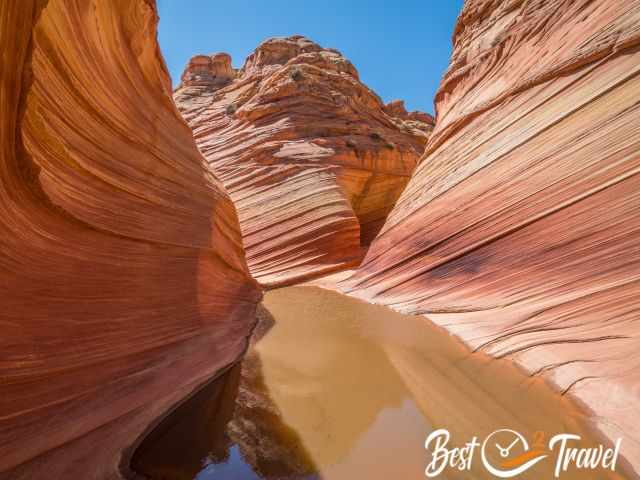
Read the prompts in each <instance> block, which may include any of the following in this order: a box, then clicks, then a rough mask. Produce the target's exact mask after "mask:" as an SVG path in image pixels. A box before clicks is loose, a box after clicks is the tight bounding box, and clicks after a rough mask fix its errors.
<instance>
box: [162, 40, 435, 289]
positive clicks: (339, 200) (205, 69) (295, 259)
mask: <svg viewBox="0 0 640 480" xmlns="http://www.w3.org/2000/svg"><path fill="white" fill-rule="evenodd" d="M174 98H175V101H176V105H177V106H178V108H179V109H180V111H181V112H182V114H183V115H184V117H185V119H186V120H187V122H188V123H189V125H190V126H191V127H192V129H193V132H194V137H195V139H196V143H197V144H198V147H199V148H200V150H201V151H202V153H203V154H204V156H205V157H206V159H207V161H208V164H209V166H210V168H211V170H212V171H213V172H215V174H216V175H217V176H218V177H219V178H220V179H221V180H222V182H223V183H224V185H225V187H226V188H227V190H228V191H229V194H230V196H231V198H232V199H233V201H234V203H235V205H236V208H237V209H238V216H239V218H240V226H241V229H242V234H243V240H244V245H245V248H246V252H247V262H248V264H249V269H250V271H251V273H252V275H253V276H254V277H255V278H256V279H258V280H259V281H260V282H261V283H262V284H265V285H271V286H273V285H280V284H284V283H292V282H295V281H299V280H302V279H304V278H306V277H309V276H312V275H318V274H319V273H326V272H329V271H331V270H336V269H340V268H345V267H346V266H349V265H351V266H353V265H355V264H357V263H358V262H359V261H360V259H361V258H362V252H363V247H366V246H368V244H369V243H370V241H371V239H372V238H373V237H374V236H375V235H376V233H377V232H378V231H379V229H380V227H381V226H382V223H383V222H384V219H385V218H386V215H387V214H388V212H389V211H390V209H391V207H392V206H393V204H394V203H395V201H396V200H397V198H398V196H399V195H400V192H401V191H402V190H403V188H404V187H405V185H406V183H407V182H408V179H409V176H410V174H411V172H412V171H413V169H414V168H415V165H416V163H417V161H418V158H419V157H420V155H421V154H422V152H423V150H424V145H425V143H426V140H427V137H428V134H429V133H430V131H431V129H432V128H433V119H432V118H431V117H430V116H429V115H427V114H423V113H420V112H411V113H408V112H407V111H406V110H405V109H404V105H403V103H402V102H399V101H396V102H392V103H391V104H389V105H384V104H383V103H382V101H381V100H380V98H379V97H378V96H377V95H376V94H375V93H374V92H372V91H371V90H370V89H369V88H367V87H366V86H365V85H364V84H363V83H362V82H360V80H359V78H358V73H357V71H356V69H355V68H354V67H353V65H352V64H351V63H350V62H349V61H348V60H346V59H345V58H344V57H343V56H342V55H341V54H340V53H339V52H338V51H337V50H333V49H325V48H321V47H320V46H319V45H317V44H315V43H313V42H311V41H310V40H308V39H306V38H304V37H301V36H294V37H289V38H278V39H270V40H267V41H265V42H263V43H262V44H261V45H260V46H258V48H257V49H256V50H255V51H254V52H253V53H252V54H251V55H250V56H249V57H248V58H247V59H246V61H245V63H244V66H243V67H242V68H241V69H238V70H234V69H233V68H232V66H231V58H230V57H229V56H228V55H227V54H224V53H218V54H215V55H212V56H205V55H197V56H195V57H193V58H192V59H191V61H190V62H189V64H188V66H187V68H186V69H185V72H184V73H183V75H182V82H181V84H180V86H179V87H178V88H177V89H176V91H175V93H174Z"/></svg>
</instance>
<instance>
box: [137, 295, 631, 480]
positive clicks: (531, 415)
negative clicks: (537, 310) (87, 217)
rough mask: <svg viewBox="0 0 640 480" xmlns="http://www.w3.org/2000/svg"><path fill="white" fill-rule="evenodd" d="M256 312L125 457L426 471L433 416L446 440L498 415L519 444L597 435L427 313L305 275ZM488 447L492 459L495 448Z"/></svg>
mask: <svg viewBox="0 0 640 480" xmlns="http://www.w3.org/2000/svg"><path fill="white" fill-rule="evenodd" d="M260 312H261V313H260V317H261V321H260V325H259V326H258V327H257V329H256V334H255V338H254V343H253V345H252V346H251V347H250V349H249V352H248V354H247V356H246V357H245V359H244V361H243V362H242V365H241V366H236V367H235V368H233V369H231V370H230V371H229V372H228V373H227V374H225V375H224V376H223V377H221V378H220V379H218V380H216V381H215V382H212V384H210V385H209V386H208V387H206V388H205V389H204V390H202V391H201V392H200V393H199V394H198V395H196V396H195V397H194V398H192V399H191V400H190V401H188V402H186V403H185V404H184V405H183V406H182V407H180V408H179V409H178V410H176V412H174V414H172V415H170V416H169V417H167V419H166V420H165V421H164V422H163V423H162V424H161V425H160V426H159V427H158V428H157V429H156V430H155V431H154V432H153V433H152V434H151V435H150V436H149V437H148V438H147V439H145V441H144V442H143V444H142V446H141V447H140V448H139V450H138V451H137V452H136V454H135V455H134V458H133V462H132V466H133V467H134V469H135V470H136V471H138V472H140V473H144V474H146V475H148V476H149V477H150V478H153V479H165V478H166V479H183V478H184V479H191V478H197V479H198V480H205V479H207V480H211V479H251V478H255V479H260V478H290V479H311V478H323V479H328V480H332V479H336V480H340V479H360V478H367V479H406V480H411V479H424V478H426V477H425V474H424V470H425V467H426V466H427V464H428V463H429V461H430V460H431V456H430V453H429V452H427V451H426V450H425V448H424V442H425V439H426V437H427V435H428V434H429V433H430V432H432V431H433V430H435V429H441V428H446V429H448V430H449V432H450V434H451V444H450V445H449V446H453V445H457V446H463V445H464V444H465V443H466V442H468V441H470V440H471V439H472V437H474V436H475V437H477V438H478V440H479V442H482V441H483V440H484V438H485V437H486V436H487V435H489V434H490V433H492V432H494V431H495V430H498V429H503V428H508V429H512V430H516V431H518V432H520V433H521V434H522V435H524V437H525V438H526V439H528V440H529V443H530V444H533V443H534V442H535V441H536V440H537V441H538V443H540V440H541V434H540V433H536V432H543V435H544V441H543V442H542V443H546V442H548V439H549V438H550V437H551V436H553V435H555V434H557V433H573V434H578V435H580V436H581V437H582V440H581V441H580V442H579V443H578V444H577V445H579V446H580V447H588V446H594V445H596V444H599V443H603V442H604V441H603V440H602V439H601V438H599V437H598V436H597V435H596V434H595V432H593V431H592V430H591V429H590V428H588V425H589V419H588V416H587V415H585V414H584V413H583V412H581V410H580V409H579V408H578V407H577V406H576V405H575V404H573V403H572V402H571V401H570V399H568V398H566V397H563V396H561V395H559V394H558V393H556V392H554V391H553V390H552V389H551V388H550V387H549V386H548V385H546V384H545V383H543V382H542V381H540V380H538V379H532V378H529V377H528V376H526V375H524V374H523V373H522V372H521V371H520V370H519V369H517V368H516V367H515V366H514V365H513V364H511V363H510V362H509V361H507V360H490V359H489V358H487V357H486V356H484V355H482V354H470V353H469V351H468V350H467V349H466V348H465V347H464V346H463V345H461V344H460V343H459V342H458V341H457V340H456V339H455V338H453V337H451V336H450V335H449V334H448V333H447V332H445V331H444V330H442V329H440V328H438V327H436V326H434V325H432V324H430V323H429V322H428V321H427V320H426V319H425V318H422V317H414V316H406V315H402V314H399V313H396V312H393V311H391V310H389V309H387V308H385V307H380V306H375V305H370V304H367V303H364V302H361V301H359V300H355V299H352V298H350V297H347V296H344V295H342V294H339V293H336V292H333V291H329V290H324V289H321V288H319V287H311V286H299V287H288V288H283V289H279V290H273V291H270V292H268V293H267V294H266V295H265V298H264V301H263V308H261V309H260ZM499 435H500V434H499ZM507 436H508V435H507ZM498 439H500V438H498ZM500 440H501V441H503V444H504V443H506V442H508V440H507V439H506V438H505V439H500ZM492 456H494V457H495V458H494V457H492ZM488 457H489V460H490V461H494V462H495V464H498V463H499V462H500V457H499V456H497V453H496V452H491V451H489V455H488ZM502 460H504V459H502ZM203 462H204V463H203ZM554 467H555V455H551V456H550V457H549V458H547V459H545V460H542V461H541V462H540V463H537V464H536V465H535V466H533V467H532V468H531V469H529V470H527V471H526V472H524V473H522V474H520V475H518V476H517V477H516V478H526V479H542V478H544V479H547V478H553V470H554ZM621 469H622V465H621V462H618V468H617V471H616V473H614V472H611V471H609V470H602V469H598V470H581V471H576V470H575V469H569V470H568V471H567V472H563V473H562V474H561V476H560V478H568V479H607V478H627V477H625V476H624V475H623V473H622V470H621ZM437 478H441V479H458V478H461V479H471V478H478V479H484V478H495V477H493V476H492V475H490V474H489V473H488V472H487V471H486V469H485V468H484V467H483V465H482V462H481V459H480V455H479V451H476V452H475V456H474V459H473V462H472V466H471V469H470V470H468V471H462V472H461V471H457V470H455V469H451V468H448V469H446V470H445V471H444V472H443V473H442V474H441V475H439V476H438V477H437Z"/></svg>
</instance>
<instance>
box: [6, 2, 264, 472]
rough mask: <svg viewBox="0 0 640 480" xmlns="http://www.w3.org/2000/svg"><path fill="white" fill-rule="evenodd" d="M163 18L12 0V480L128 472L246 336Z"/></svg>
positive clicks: (237, 264) (235, 246)
mask: <svg viewBox="0 0 640 480" xmlns="http://www.w3.org/2000/svg"><path fill="white" fill-rule="evenodd" d="M156 23H157V15H156V12H155V9H154V7H153V6H152V3H150V2H147V1H143V0H126V1H125V0H95V1H84V0H83V1H80V0H78V1H73V0H50V1H48V2H47V1H41V2H38V1H32V0H20V1H8V2H5V1H3V2H0V46H1V48H2V59H3V60H2V61H3V63H2V69H0V100H1V101H0V148H1V150H0V155H1V157H0V298H1V299H2V302H1V303H2V309H1V310H0V379H1V383H0V478H3V479H5V478H7V479H9V478H10V479H12V480H13V479H25V480H26V479H29V480H33V479H45V478H47V479H86V480H89V479H107V478H109V479H111V478H118V477H119V476H120V473H119V471H120V469H121V468H122V469H123V470H126V469H127V468H128V467H127V465H128V462H127V457H128V451H127V450H125V451H124V452H123V450H124V449H128V448H131V447H133V446H134V444H135V443H136V441H137V439H139V438H140V436H141V435H142V434H143V433H144V432H145V431H146V429H147V428H149V427H150V424H152V423H153V422H154V421H155V420H156V418H157V417H159V416H160V415H162V414H164V413H165V412H166V411H167V409H169V408H170V407H171V406H172V405H173V404H175V403H176V402H177V401H179V400H181V399H182V398H184V397H185V396H187V395H188V394H189V393H190V392H191V391H193V389H194V388H196V387H197V386H199V385H201V384H202V383H203V382H204V381H206V380H209V379H210V378H211V376H212V375H214V374H215V373H216V372H217V371H218V370H219V369H220V368H221V367H223V366H225V365H226V364H228V363H229V362H231V361H233V360H234V359H235V358H237V357H238V355H239V354H240V353H241V352H242V351H243V348H244V346H245V337H246V335H247V334H248V333H249V329H250V327H251V325H252V317H253V312H254V309H255V302H256V301H257V299H258V297H259V294H258V290H257V287H256V284H255V282H253V281H252V280H250V279H249V277H248V271H247V267H246V264H245V261H244V259H243V249H242V245H241V238H240V231H239V226H238V223H237V217H236V213H235V209H234V207H233V205H232V204H231V202H230V201H229V198H228V197H227V195H226V194H225V193H224V190H223V189H222V187H221V185H220V184H219V182H218V181H217V180H216V179H214V178H213V177H212V176H211V174H210V173H209V172H208V170H207V169H206V168H205V167H204V159H203V158H202V156H201V155H200V153H199V152H198V150H197V148H196V145H195V143H194V141H193V138H192V135H191V131H190V129H189V128H188V126H187V125H186V124H185V123H184V121H183V120H182V119H181V117H180V114H179V112H178V111H177V110H176V109H175V106H174V105H173V102H172V99H171V85H170V81H169V78H168V75H167V72H166V69H165V66H164V62H163V60H162V58H161V56H160V53H159V50H158V45H157V43H156ZM121 462H122V463H121ZM120 465H122V467H121V466H120Z"/></svg>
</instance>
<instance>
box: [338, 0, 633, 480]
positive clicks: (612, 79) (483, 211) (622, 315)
mask: <svg viewBox="0 0 640 480" xmlns="http://www.w3.org/2000/svg"><path fill="white" fill-rule="evenodd" d="M639 71H640V2H638V1H637V0H625V1H604V0H602V1H595V2H594V1H588V0H577V1H559V2H548V1H541V0H534V1H526V2H525V1H522V0H509V1H493V0H467V1H466V2H465V6H464V9H463V11H462V13H461V15H460V17H459V19H458V22H457V25H456V29H455V34H454V52H453V56H452V60H451V65H450V67H449V69H448V70H447V72H446V74H445V76H444V78H443V80H442V83H441V86H440V89H439V92H438V94H437V97H436V106H437V123H436V127H435V130H434V131H433V133H432V135H431V137H430V139H429V143H428V145H427V147H426V152H425V156H424V158H423V160H422V161H421V163H420V165H419V167H418V168H417V169H416V172H415V173H414V175H413V176H412V179H411V181H410V182H409V184H408V186H407V188H406V190H405V191H404V192H403V193H402V195H401V197H400V199H399V200H398V202H397V204H396V206H395V207H394V209H393V211H392V212H391V213H390V215H389V217H388V219H387V221H386V223H385V225H384V227H383V228H382V230H381V232H380V234H379V235H378V237H377V238H376V239H375V241H374V242H373V244H372V245H371V248H370V249H369V251H368V254H367V256H366V258H365V259H364V262H363V264H362V266H361V268H360V269H359V271H358V272H357V273H356V275H355V276H354V277H353V278H352V279H351V280H348V281H347V283H346V284H345V288H346V289H348V290H350V291H351V292H352V293H354V294H356V295H358V296H360V297H362V298H365V299H368V300H370V301H374V302H378V303H383V304H387V305H391V306H393V307H394V308H396V309H398V310H400V311H403V312H412V313H416V314H424V315H427V316H428V317H429V318H430V319H431V320H433V321H435V322H437V323H439V324H440V325H442V326H445V327H446V328H447V329H448V330H449V331H451V332H452V333H454V334H456V335H459V336H460V337H461V338H462V339H463V340H465V341H466V342H467V343H468V344H469V345H470V346H472V347H473V348H475V349H477V350H481V351H484V352H487V353H490V354H492V355H494V356H496V357H500V358H512V359H514V360H516V361H517V362H518V363H519V364H520V365H522V366H523V367H524V368H525V369H526V370H527V371H528V372H529V373H530V374H531V375H535V376H542V377H544V378H547V379H549V380H550V381H552V382H553V383H554V384H555V385H557V387H558V388H559V389H560V391H562V392H563V393H569V394H571V395H573V396H575V398H577V399H579V400H580V401H582V402H583V403H584V405H585V407H586V408H587V409H590V410H591V411H592V412H593V419H594V422H596V423H597V426H598V427H599V428H600V429H601V431H602V432H603V433H604V434H606V435H607V436H608V437H609V438H611V439H613V438H617V437H619V436H621V437H623V438H624V441H623V446H622V450H623V452H624V454H625V455H626V458H627V460H629V461H630V462H631V463H632V465H633V467H634V468H635V469H636V472H640V422H638V419H639V418H640V354H639V353H638V352H639V351H640V323H639V319H638V299H639V298H640V281H639V280H640V277H639V276H638V274H639V273H640V246H639V244H638V238H639V235H640V175H638V173H639V172H640V154H639V152H640V104H639V103H638V98H639V95H640V76H638V72H639Z"/></svg>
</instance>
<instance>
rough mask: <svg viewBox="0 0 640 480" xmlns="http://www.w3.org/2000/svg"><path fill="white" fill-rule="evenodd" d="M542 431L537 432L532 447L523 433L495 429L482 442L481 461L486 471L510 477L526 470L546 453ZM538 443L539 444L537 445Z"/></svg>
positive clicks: (500, 476)
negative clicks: (543, 446) (531, 447)
mask: <svg viewBox="0 0 640 480" xmlns="http://www.w3.org/2000/svg"><path fill="white" fill-rule="evenodd" d="M540 434H542V432H539V433H538V435H537V437H536V438H537V439H538V440H536V442H535V445H534V448H533V449H529V443H528V442H527V439H526V438H524V436H523V435H521V434H520V433H518V432H516V431H515V430H509V429H508V428H503V429H501V430H496V431H495V432H493V433H492V434H491V435H489V436H488V437H487V438H485V440H484V443H483V444H482V450H481V452H480V453H481V455H482V463H483V464H484V467H485V468H486V469H487V471H488V472H489V473H491V474H493V475H495V476H496V477H499V478H511V477H515V476H516V475H519V474H520V473H522V472H524V471H525V470H528V469H529V468H531V467H532V466H533V465H535V464H536V463H538V462H539V461H540V460H542V459H543V458H546V457H547V454H546V452H545V450H544V449H543V448H540V447H541V446H542V445H541V444H542V438H544V434H542V437H540ZM539 445H540V446H539Z"/></svg>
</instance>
